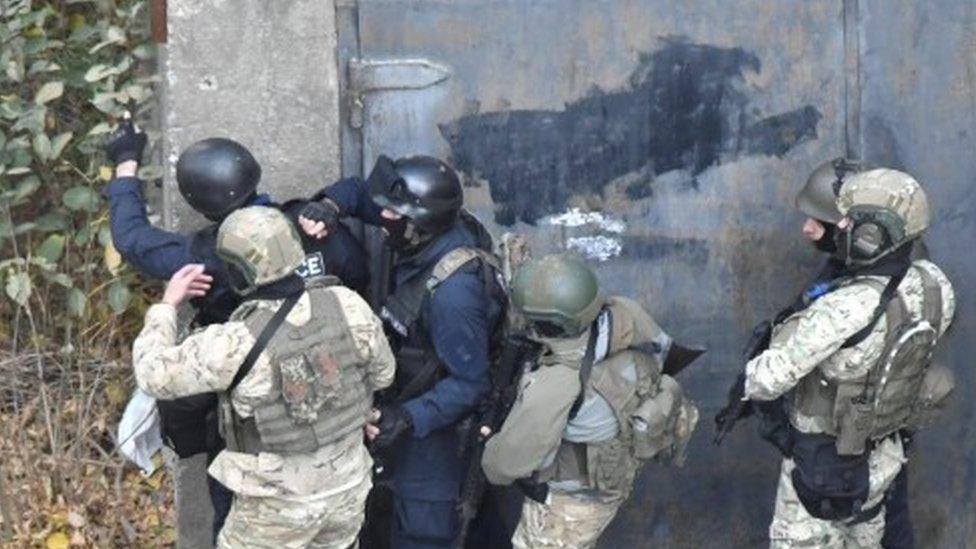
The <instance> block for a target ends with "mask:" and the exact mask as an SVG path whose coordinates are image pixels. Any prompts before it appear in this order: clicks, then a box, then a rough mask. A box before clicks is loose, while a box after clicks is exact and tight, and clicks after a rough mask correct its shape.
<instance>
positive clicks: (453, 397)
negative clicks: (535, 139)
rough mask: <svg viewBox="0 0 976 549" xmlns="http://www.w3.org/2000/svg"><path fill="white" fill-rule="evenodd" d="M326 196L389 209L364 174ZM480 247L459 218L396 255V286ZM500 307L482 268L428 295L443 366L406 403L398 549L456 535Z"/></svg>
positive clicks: (367, 214)
mask: <svg viewBox="0 0 976 549" xmlns="http://www.w3.org/2000/svg"><path fill="white" fill-rule="evenodd" d="M325 194H326V195H327V196H328V197H329V198H331V199H332V200H333V201H334V202H335V203H336V204H337V205H338V206H339V208H340V210H341V212H342V214H343V215H351V216H355V217H357V218H359V219H361V220H362V221H364V222H366V223H370V224H374V225H380V224H381V221H382V218H381V216H380V212H381V211H382V208H380V207H379V206H378V205H377V204H376V203H374V202H373V201H372V200H371V199H370V196H369V194H368V192H367V190H366V186H365V184H364V182H363V181H362V180H361V179H358V178H351V179H345V180H342V181H339V182H338V183H336V184H335V185H333V186H331V187H329V188H328V189H327V190H326V191H325ZM476 245H477V241H476V238H475V235H473V234H472V233H471V231H470V230H469V229H468V228H467V227H465V225H464V224H463V223H461V222H458V223H457V224H455V226H454V227H452V228H451V229H449V230H448V231H447V232H445V233H443V234H441V235H438V236H437V237H435V238H434V239H433V240H432V241H431V242H429V243H427V244H426V245H424V246H423V247H422V248H421V249H420V251H418V252H416V253H415V254H414V255H411V256H408V257H401V258H399V259H398V260H397V262H396V264H395V265H394V272H393V285H394V288H393V290H394V291H396V288H397V287H399V286H401V285H404V284H406V283H408V282H411V281H412V280H413V279H414V278H415V277H417V276H424V274H425V273H426V272H428V270H429V269H430V268H431V267H432V266H433V265H434V264H436V263H437V261H438V260H440V259H441V258H442V257H443V256H444V255H445V254H447V253H448V252H450V251H451V250H454V249H456V248H459V247H476ZM501 311H502V304H501V303H500V302H499V301H498V300H497V299H494V298H493V297H492V296H490V295H488V291H487V290H486V288H485V281H484V279H483V278H482V276H481V273H480V270H479V269H478V268H477V267H473V268H471V269H462V270H459V271H458V272H456V273H454V274H453V275H451V276H450V277H448V278H447V279H446V280H444V281H443V282H441V283H440V284H439V285H438V286H437V288H436V290H434V292H433V293H431V294H429V295H428V296H427V297H426V298H425V299H424V302H423V305H422V307H421V311H420V317H419V319H418V321H417V324H416V327H417V328H418V329H417V332H420V334H419V337H421V338H424V339H426V343H427V344H428V345H429V346H430V347H431V348H432V349H433V350H434V352H436V354H437V357H438V358H439V360H440V362H441V363H442V364H443V366H444V371H443V373H442V377H441V379H440V380H439V381H438V382H437V383H436V384H435V385H434V386H433V387H432V388H431V389H429V390H428V391H426V392H424V393H422V394H421V395H419V396H417V397H416V398H413V399H411V400H408V401H407V402H405V403H404V404H403V406H404V408H405V409H406V410H407V412H408V413H409V414H410V418H411V420H412V422H413V435H412V437H410V438H409V439H408V440H407V441H406V442H405V443H404V444H403V446H402V447H400V448H398V451H397V456H396V457H397V461H396V463H395V464H394V466H393V470H394V473H393V490H394V501H393V505H394V521H393V522H394V524H393V546H394V547H398V548H411V547H441V546H450V544H451V542H452V541H453V538H454V536H455V535H456V533H457V517H456V506H457V500H458V496H459V493H460V488H461V482H462V480H463V476H464V472H465V471H464V463H463V460H462V457H461V456H460V455H459V454H460V449H459V447H458V446H459V444H460V440H459V433H458V430H457V424H458V422H459V421H460V420H462V419H463V418H464V417H465V416H467V415H468V414H469V413H470V412H471V411H472V410H473V409H474V407H475V406H476V405H477V404H478V402H479V401H481V400H482V399H483V398H484V397H485V395H486V394H487V393H488V391H489V390H490V386H491V381H490V377H489V364H490V362H489V340H490V336H491V332H492V330H493V328H494V327H495V325H496V323H497V321H498V319H499V317H500V314H501ZM411 337H415V336H411ZM394 343H395V344H396V342H394Z"/></svg>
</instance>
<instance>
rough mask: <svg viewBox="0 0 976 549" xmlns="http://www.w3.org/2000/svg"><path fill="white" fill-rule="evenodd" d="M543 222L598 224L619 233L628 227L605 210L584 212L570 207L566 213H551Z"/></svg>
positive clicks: (566, 224) (601, 227)
mask: <svg viewBox="0 0 976 549" xmlns="http://www.w3.org/2000/svg"><path fill="white" fill-rule="evenodd" d="M542 222H543V223H546V224H549V225H561V226H563V227H582V226H584V225H596V226H597V227H599V228H600V229H603V230H604V231H607V232H610V233H617V234H620V233H622V232H624V229H626V228H627V225H626V224H625V223H624V222H623V221H621V220H619V219H614V218H612V217H609V216H606V215H604V214H603V212H584V211H583V210H581V209H579V208H570V209H569V210H567V211H566V212H564V213H561V214H558V215H550V216H548V217H545V218H543V219H542Z"/></svg>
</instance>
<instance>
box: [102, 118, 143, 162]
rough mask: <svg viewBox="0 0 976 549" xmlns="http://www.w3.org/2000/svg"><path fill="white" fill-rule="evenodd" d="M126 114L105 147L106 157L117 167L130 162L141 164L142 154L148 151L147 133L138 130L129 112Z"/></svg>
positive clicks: (110, 135)
mask: <svg viewBox="0 0 976 549" xmlns="http://www.w3.org/2000/svg"><path fill="white" fill-rule="evenodd" d="M125 114H126V117H125V118H124V119H123V120H122V122H120V123H119V125H118V126H116V128H115V129H114V130H112V133H110V134H109V135H108V138H106V139H105V144H104V145H103V148H104V149H105V156H107V157H108V159H109V161H110V162H111V163H112V164H115V165H119V164H121V163H123V162H127V161H129V160H135V161H136V162H139V163H141V162H142V153H143V152H144V151H145V150H146V133H145V132H143V131H141V130H139V129H138V128H136V126H135V124H133V122H132V116H131V115H130V114H129V113H128V112H127V113H125Z"/></svg>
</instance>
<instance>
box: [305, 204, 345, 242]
mask: <svg viewBox="0 0 976 549" xmlns="http://www.w3.org/2000/svg"><path fill="white" fill-rule="evenodd" d="M298 223H299V225H301V227H302V230H304V231H305V233H306V234H308V235H309V236H311V237H314V238H322V237H324V236H326V235H328V234H329V231H332V230H333V229H335V227H336V225H338V224H339V208H338V206H336V205H335V203H334V202H332V201H331V200H328V199H325V200H323V201H321V202H319V201H314V200H313V201H310V202H309V203H307V204H305V207H304V208H302V210H301V211H300V212H299V213H298Z"/></svg>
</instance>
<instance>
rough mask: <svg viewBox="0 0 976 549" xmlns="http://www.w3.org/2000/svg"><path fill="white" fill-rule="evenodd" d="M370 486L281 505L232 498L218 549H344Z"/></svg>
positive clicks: (352, 540)
mask: <svg viewBox="0 0 976 549" xmlns="http://www.w3.org/2000/svg"><path fill="white" fill-rule="evenodd" d="M372 485H373V484H372V480H371V479H370V478H369V477H365V478H364V479H363V481H362V482H360V483H359V484H357V485H355V486H353V487H352V488H350V489H348V490H345V491H343V492H339V493H337V494H331V495H329V496H326V497H304V498H296V499H283V498H277V497H254V496H242V495H239V494H235V495H234V504H233V506H232V507H231V510H230V514H229V515H228V516H227V522H226V523H225V524H224V528H223V529H222V530H221V531H220V535H219V537H218V538H217V548H218V549H232V548H233V549H237V548H241V547H247V548H249V549H251V548H254V549H299V548H305V547H310V548H316V549H347V548H348V547H354V546H355V544H356V541H357V539H356V538H357V535H358V534H359V529H360V528H362V526H363V519H364V518H365V509H366V496H367V495H368V494H369V490H370V488H372Z"/></svg>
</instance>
